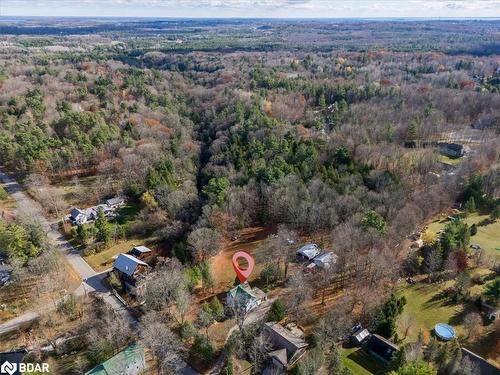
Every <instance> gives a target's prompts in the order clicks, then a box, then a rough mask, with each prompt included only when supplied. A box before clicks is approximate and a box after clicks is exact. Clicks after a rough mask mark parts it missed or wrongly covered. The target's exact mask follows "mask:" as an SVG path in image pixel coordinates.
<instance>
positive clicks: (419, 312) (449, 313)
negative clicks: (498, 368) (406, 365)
mask: <svg viewBox="0 0 500 375" xmlns="http://www.w3.org/2000/svg"><path fill="white" fill-rule="evenodd" d="M452 285H453V281H448V282H442V283H432V284H427V283H423V282H419V283H417V284H414V285H406V286H404V287H402V288H401V292H402V293H403V294H404V296H405V297H406V301H407V304H406V306H405V308H404V312H403V314H402V315H401V316H400V317H399V319H398V322H397V323H398V324H397V326H398V336H399V337H400V338H401V339H402V340H403V342H414V341H416V340H417V337H418V334H419V332H420V331H421V332H422V334H423V336H424V340H425V341H427V340H428V339H429V338H430V336H431V335H432V334H433V328H434V326H435V325H436V323H446V324H449V325H451V326H453V328H454V329H455V331H456V333H457V335H458V338H459V341H460V342H461V343H462V344H463V345H464V346H465V347H467V348H470V349H472V350H473V351H474V352H476V353H478V354H479V355H481V356H483V357H485V358H488V359H495V358H492V355H493V354H494V353H492V352H491V348H494V347H495V345H494V343H493V344H492V342H491V341H493V342H494V324H487V325H481V327H480V328H479V329H478V330H477V333H476V334H475V335H474V336H471V337H470V338H467V332H466V331H467V330H466V328H465V327H464V318H465V316H466V315H467V314H468V313H470V312H478V310H477V308H476V307H475V306H474V305H473V304H472V303H453V302H452V301H451V300H450V299H449V297H448V293H447V289H448V288H449V287H451V286H452ZM483 290H484V285H475V286H473V287H471V288H470V292H471V300H473V299H474V298H475V297H476V296H478V295H479V294H481V293H482V291H483ZM408 314H409V315H411V317H412V321H413V322H412V324H411V326H410V328H409V330H408V335H407V337H405V328H404V326H405V323H404V320H405V316H407V315H408Z"/></svg>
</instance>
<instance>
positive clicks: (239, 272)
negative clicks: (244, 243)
mask: <svg viewBox="0 0 500 375" xmlns="http://www.w3.org/2000/svg"><path fill="white" fill-rule="evenodd" d="M240 258H243V259H245V260H246V261H247V263H248V267H247V269H245V270H243V269H241V268H240V265H239V264H238V259H240ZM254 266H255V260H254V259H253V258H252V256H251V255H250V254H248V253H246V252H244V251H238V252H237V253H234V255H233V268H234V272H236V276H238V280H240V283H244V282H245V281H247V280H248V278H249V277H250V274H251V273H252V271H253V267H254Z"/></svg>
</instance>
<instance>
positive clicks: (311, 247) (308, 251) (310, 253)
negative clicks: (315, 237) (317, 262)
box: [297, 243, 321, 260]
mask: <svg viewBox="0 0 500 375" xmlns="http://www.w3.org/2000/svg"><path fill="white" fill-rule="evenodd" d="M320 253H321V249H320V248H319V246H318V245H316V244H315V243H309V244H307V245H304V246H302V247H301V248H300V249H299V250H297V256H298V257H299V258H301V259H303V260H313V259H314V258H315V257H316V256H318V255H319V254H320Z"/></svg>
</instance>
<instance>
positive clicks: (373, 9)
mask: <svg viewBox="0 0 500 375" xmlns="http://www.w3.org/2000/svg"><path fill="white" fill-rule="evenodd" d="M11 15H19V16H129V17H142V16H145V17H282V18H286V17H473V18H474V17H500V0H371V1H369V0H0V16H11Z"/></svg>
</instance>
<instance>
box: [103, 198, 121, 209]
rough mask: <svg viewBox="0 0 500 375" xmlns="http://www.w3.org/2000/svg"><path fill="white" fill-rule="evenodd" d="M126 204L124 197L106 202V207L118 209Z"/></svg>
mask: <svg viewBox="0 0 500 375" xmlns="http://www.w3.org/2000/svg"><path fill="white" fill-rule="evenodd" d="M124 204H125V198H123V197H113V198H110V199H108V200H106V205H107V206H108V207H110V208H113V209H116V208H119V207H121V206H123V205H124Z"/></svg>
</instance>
